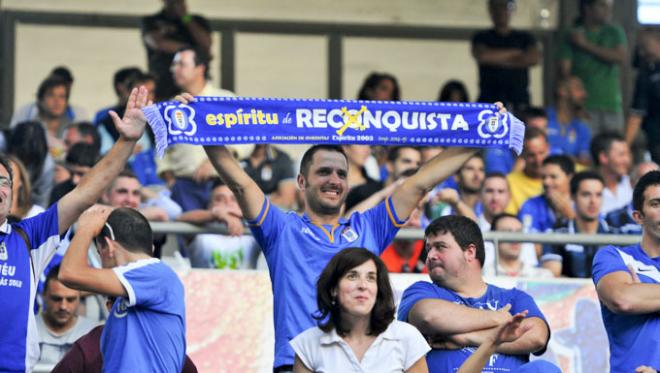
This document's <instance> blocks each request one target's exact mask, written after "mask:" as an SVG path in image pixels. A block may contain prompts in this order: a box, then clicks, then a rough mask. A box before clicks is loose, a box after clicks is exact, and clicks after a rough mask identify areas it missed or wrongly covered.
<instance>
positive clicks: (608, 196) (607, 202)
mask: <svg viewBox="0 0 660 373" xmlns="http://www.w3.org/2000/svg"><path fill="white" fill-rule="evenodd" d="M632 193H633V187H632V185H630V177H628V176H624V177H622V178H621V181H620V182H619V184H617V186H616V191H615V192H612V191H611V190H609V189H608V188H605V189H603V205H602V206H601V207H600V213H601V214H603V215H605V214H607V213H608V212H610V211H613V210H616V209H618V208H621V207H623V206H626V205H627V204H629V203H630V201H632Z"/></svg>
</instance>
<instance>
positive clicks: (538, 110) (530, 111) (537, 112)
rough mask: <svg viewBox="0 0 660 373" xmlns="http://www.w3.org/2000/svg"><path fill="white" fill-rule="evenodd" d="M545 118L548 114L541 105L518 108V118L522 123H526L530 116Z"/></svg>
mask: <svg viewBox="0 0 660 373" xmlns="http://www.w3.org/2000/svg"><path fill="white" fill-rule="evenodd" d="M539 117H541V118H547V117H548V114H547V113H546V111H545V109H544V108H542V107H538V106H530V107H527V108H524V109H522V110H520V120H522V121H523V123H525V124H527V121H528V120H529V119H531V118H539Z"/></svg>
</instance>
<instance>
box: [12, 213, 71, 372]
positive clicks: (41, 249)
mask: <svg viewBox="0 0 660 373" xmlns="http://www.w3.org/2000/svg"><path fill="white" fill-rule="evenodd" d="M16 225H19V226H20V227H21V228H22V229H23V230H24V231H25V233H26V234H27V236H28V238H29V239H30V246H31V247H32V250H30V256H31V257H32V264H30V257H29V256H28V249H27V248H26V247H25V241H24V240H23V238H22V237H21V235H20V234H18V233H17V232H16V229H13V228H14V225H10V224H8V223H7V222H6V221H5V222H4V223H3V224H2V225H1V226H0V299H2V313H1V314H0V372H25V371H26V370H32V367H33V366H34V364H35V363H36V362H37V360H38V359H39V335H38V332H37V324H36V320H35V318H34V313H33V312H32V309H33V307H34V299H35V296H36V293H37V283H36V281H35V278H37V277H38V276H39V274H41V272H42V271H43V269H44V268H45V267H46V264H48V261H49V260H50V258H51V257H52V255H53V254H54V253H55V250H57V245H58V244H59V241H60V236H59V232H58V231H59V226H58V221H57V205H56V204H54V205H52V206H51V207H50V208H49V209H48V210H46V211H45V212H43V213H41V214H39V215H36V216H34V217H32V218H29V219H25V220H23V221H21V222H19V223H17V224H16ZM32 266H34V272H32Z"/></svg>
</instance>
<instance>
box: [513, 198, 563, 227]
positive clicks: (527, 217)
mask: <svg viewBox="0 0 660 373" xmlns="http://www.w3.org/2000/svg"><path fill="white" fill-rule="evenodd" d="M518 219H520V221H521V222H523V225H524V226H525V230H526V231H528V232H530V233H543V232H547V231H549V230H552V228H553V227H554V226H555V224H556V223H557V217H556V216H555V212H554V211H553V210H552V209H551V208H550V204H549V203H548V199H547V198H545V195H543V194H541V195H539V196H536V197H532V198H530V199H528V200H527V201H525V203H523V205H522V207H521V208H520V211H519V212H518Z"/></svg>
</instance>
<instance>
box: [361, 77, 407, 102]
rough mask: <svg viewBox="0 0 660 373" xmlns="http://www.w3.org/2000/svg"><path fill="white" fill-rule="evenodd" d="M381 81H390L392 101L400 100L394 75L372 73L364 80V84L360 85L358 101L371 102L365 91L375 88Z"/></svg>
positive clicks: (397, 83)
mask: <svg viewBox="0 0 660 373" xmlns="http://www.w3.org/2000/svg"><path fill="white" fill-rule="evenodd" d="M383 80H389V81H391V82H392V85H393V86H394V89H393V90H392V101H399V100H401V93H400V92H401V90H400V89H399V82H398V81H397V80H396V78H395V77H394V75H392V74H387V73H377V72H372V73H371V74H369V75H368V76H367V78H366V79H365V80H364V83H362V87H360V91H359V92H358V100H371V99H372V98H371V97H369V96H368V95H367V91H368V90H370V89H374V88H376V86H377V85H378V84H379V83H380V82H381V81H383Z"/></svg>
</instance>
